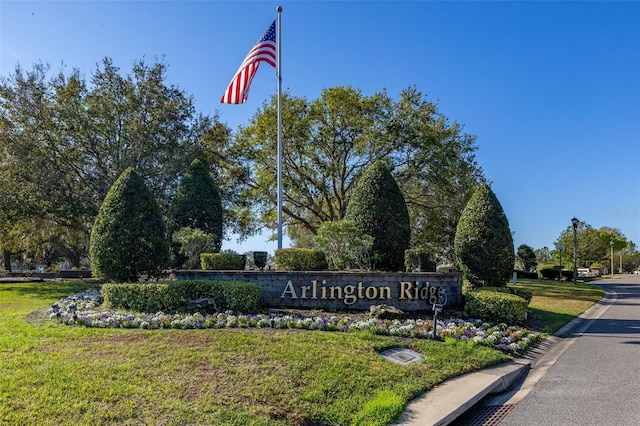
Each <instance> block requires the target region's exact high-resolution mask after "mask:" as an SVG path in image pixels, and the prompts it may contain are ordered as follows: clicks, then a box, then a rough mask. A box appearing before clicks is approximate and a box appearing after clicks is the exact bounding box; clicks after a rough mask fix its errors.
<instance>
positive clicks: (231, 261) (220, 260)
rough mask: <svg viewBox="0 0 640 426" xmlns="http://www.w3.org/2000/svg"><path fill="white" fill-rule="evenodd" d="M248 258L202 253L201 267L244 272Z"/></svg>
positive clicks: (229, 254) (239, 255)
mask: <svg viewBox="0 0 640 426" xmlns="http://www.w3.org/2000/svg"><path fill="white" fill-rule="evenodd" d="M246 263H247V256H245V255H244V254H237V253H201V254H200V267H201V268H202V269H209V270H217V271H237V270H240V271H241V270H243V269H244V266H245V264H246Z"/></svg>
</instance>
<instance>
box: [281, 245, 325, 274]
mask: <svg viewBox="0 0 640 426" xmlns="http://www.w3.org/2000/svg"><path fill="white" fill-rule="evenodd" d="M275 262H276V270H278V271H324V270H326V269H327V268H328V267H329V265H328V264H327V258H326V256H325V254H324V252H323V251H321V250H313V249H303V248H286V249H277V250H276V251H275Z"/></svg>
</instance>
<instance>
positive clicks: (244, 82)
mask: <svg viewBox="0 0 640 426" xmlns="http://www.w3.org/2000/svg"><path fill="white" fill-rule="evenodd" d="M260 62H266V63H268V64H269V65H271V66H272V67H274V68H276V67H277V66H276V21H273V23H272V24H271V26H269V28H267V31H265V33H264V34H263V35H262V37H260V40H258V42H257V43H256V45H255V46H254V47H253V48H252V49H251V50H250V51H249V53H248V54H247V56H246V58H244V61H242V64H240V68H238V71H236V74H235V75H234V76H233V79H232V80H231V83H229V86H228V87H227V90H226V91H225V92H224V95H222V98H221V99H220V102H221V103H223V104H243V103H245V102H246V101H247V98H248V97H249V89H250V87H251V81H252V80H253V77H254V76H255V75H256V72H257V71H258V67H259V66H260Z"/></svg>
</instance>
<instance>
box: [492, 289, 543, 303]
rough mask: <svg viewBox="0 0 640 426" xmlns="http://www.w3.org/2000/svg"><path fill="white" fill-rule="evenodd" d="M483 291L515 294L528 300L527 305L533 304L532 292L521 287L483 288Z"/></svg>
mask: <svg viewBox="0 0 640 426" xmlns="http://www.w3.org/2000/svg"><path fill="white" fill-rule="evenodd" d="M482 289H483V290H488V291H498V292H500V293H508V294H514V295H516V296H520V297H522V298H523V299H524V300H526V301H527V304H528V303H531V298H532V297H533V292H531V290H527V289H526V288H520V287H482Z"/></svg>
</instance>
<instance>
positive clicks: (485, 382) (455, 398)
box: [396, 360, 531, 426]
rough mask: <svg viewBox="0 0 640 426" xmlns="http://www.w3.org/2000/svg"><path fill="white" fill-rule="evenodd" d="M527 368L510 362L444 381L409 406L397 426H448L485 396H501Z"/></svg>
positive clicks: (528, 364) (528, 365)
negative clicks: (494, 394)
mask: <svg viewBox="0 0 640 426" xmlns="http://www.w3.org/2000/svg"><path fill="white" fill-rule="evenodd" d="M530 367H531V364H530V362H528V361H523V360H516V361H509V362H506V363H503V364H499V365H496V366H494V367H489V368H485V369H484V370H479V371H474V372H472V373H468V374H464V375H462V376H458V377H455V378H453V379H450V380H447V381H446V382H444V383H441V384H439V385H437V386H435V387H434V388H433V389H431V390H430V391H428V392H427V393H425V394H424V395H423V396H421V397H418V398H416V399H414V400H413V401H412V402H410V403H409V404H408V405H407V407H406V408H405V411H404V412H403V413H402V415H401V416H400V420H399V422H398V423H396V425H398V426H412V425H415V426H418V425H419V426H427V425H447V424H449V423H451V422H453V421H454V420H455V419H456V418H457V417H459V416H460V415H461V414H462V413H464V412H465V411H467V410H468V409H469V408H471V407H472V406H474V405H475V404H476V403H478V402H479V401H480V400H481V399H482V398H484V397H485V396H487V395H489V394H492V393H499V392H504V391H505V390H506V389H508V388H509V387H510V386H511V385H512V384H513V383H514V382H515V381H516V380H518V379H519V378H520V377H522V376H523V375H524V374H526V372H528V371H529V368H530Z"/></svg>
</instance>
